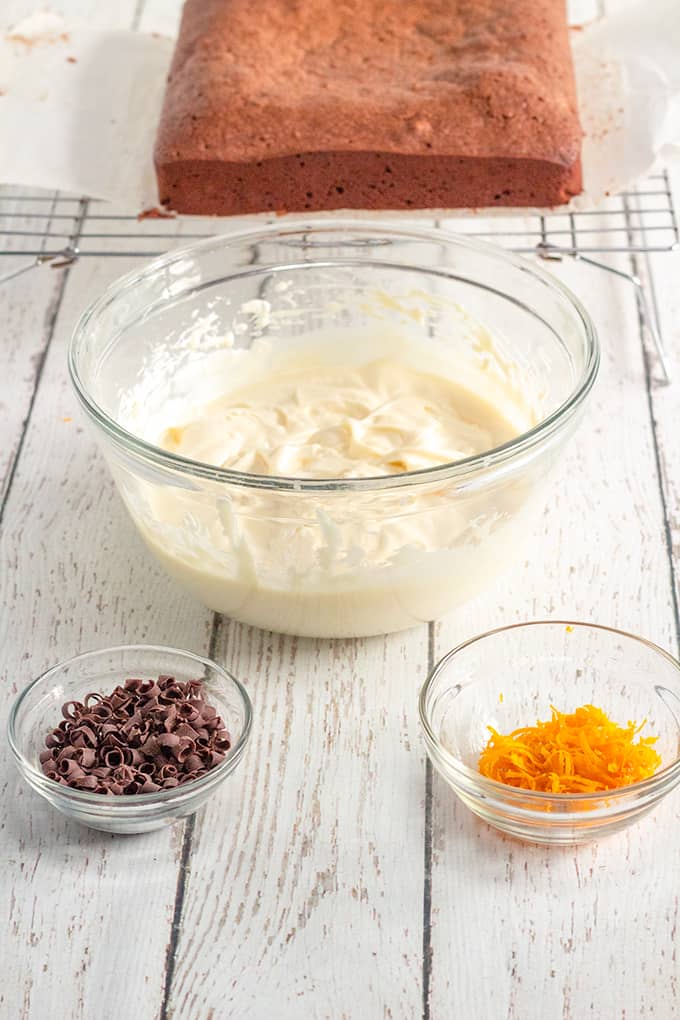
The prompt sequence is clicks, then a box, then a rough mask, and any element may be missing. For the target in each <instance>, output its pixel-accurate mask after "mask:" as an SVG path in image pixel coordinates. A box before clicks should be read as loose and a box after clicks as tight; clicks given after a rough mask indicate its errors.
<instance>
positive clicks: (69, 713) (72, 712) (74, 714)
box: [61, 701, 83, 721]
mask: <svg viewBox="0 0 680 1020" xmlns="http://www.w3.org/2000/svg"><path fill="white" fill-rule="evenodd" d="M82 711H83V704H82V702H81V701H67V702H66V703H65V704H63V705H62V706H61V714H62V715H63V717H64V719H68V720H69V721H73V720H74V719H77V718H78V716H79V715H80V714H81V712H82Z"/></svg>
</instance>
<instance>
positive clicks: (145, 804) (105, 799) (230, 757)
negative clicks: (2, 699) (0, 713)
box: [7, 644, 253, 815]
mask: <svg viewBox="0 0 680 1020" xmlns="http://www.w3.org/2000/svg"><path fill="white" fill-rule="evenodd" d="M122 651H126V652H135V651H140V652H142V651H143V652H157V653H159V656H160V655H165V654H168V653H169V654H172V655H181V656H184V657H185V658H187V659H190V660H192V661H193V662H195V663H196V664H197V665H200V666H202V667H205V666H208V667H210V669H213V670H215V671H217V672H218V673H219V674H221V675H222V677H223V678H224V679H225V680H226V681H227V682H228V683H229V684H231V685H232V687H234V688H235V689H236V691H237V693H238V695H239V697H240V699H241V703H242V705H243V709H244V721H243V730H242V733H241V736H240V737H239V739H238V740H237V741H236V743H235V744H234V745H233V747H231V748H230V749H229V751H228V752H227V756H226V758H225V759H224V761H221V762H220V763H219V765H216V766H215V767H214V768H212V769H210V770H209V771H208V772H206V773H205V775H203V776H200V777H199V778H198V779H192V780H191V781H190V782H188V783H180V784H179V785H178V786H174V787H172V789H169V790H158V791H156V792H154V793H145V794H138V795H135V796H133V797H123V796H117V797H116V796H113V797H112V796H109V795H107V794H104V793H92V792H91V791H89V790H76V789H73V788H72V787H70V786H62V784H61V783H55V782H54V780H53V779H50V778H49V776H46V775H45V773H44V772H43V771H42V770H41V769H38V768H36V767H35V765H33V763H32V762H31V761H29V759H28V758H27V757H26V755H25V754H24V752H23V751H22V750H21V747H20V746H19V741H18V739H17V732H16V727H17V721H18V717H19V713H20V711H21V708H22V705H23V703H24V701H25V699H26V698H27V697H28V695H29V694H30V693H31V692H32V691H34V690H35V689H36V687H38V686H39V685H41V684H45V683H46V681H49V680H50V679H51V678H52V677H53V676H54V675H55V674H56V673H57V672H58V671H59V670H62V669H63V668H64V667H66V666H72V665H75V664H77V663H79V662H83V661H85V660H87V659H95V658H97V657H99V656H102V655H107V654H110V653H111V652H122ZM160 672H162V670H160ZM252 722H253V707H252V702H251V700H250V696H249V694H248V692H247V690H246V689H245V687H244V686H243V684H242V683H241V682H240V680H238V679H237V678H236V677H235V676H234V675H233V673H230V672H229V670H228V669H225V668H224V666H220V664H219V663H217V662H215V661H214V659H210V658H208V657H207V656H204V655H200V654H198V653H197V652H190V651H188V650H187V649H186V648H177V647H175V646H172V645H147V644H122V645H109V646H107V647H105V648H93V649H90V650H89V651H86V652H80V653H79V654H78V655H73V656H71V657H69V658H67V659H62V660H60V661H59V662H57V663H55V664H54V665H53V666H50V667H49V669H47V670H45V671H44V672H43V673H41V674H40V675H39V676H37V677H36V678H35V679H34V680H31V682H30V683H29V684H27V685H26V686H25V687H24V688H23V690H21V691H20V692H19V694H18V695H17V697H16V698H15V700H14V702H13V703H12V707H11V709H10V712H9V717H8V720H7V739H8V742H9V746H10V750H11V752H12V754H13V756H14V759H15V762H16V764H17V766H18V768H19V770H20V771H21V773H22V774H23V775H24V776H25V777H26V778H27V779H28V780H29V782H30V784H31V786H32V787H33V788H34V789H37V790H38V791H39V792H47V791H48V790H49V791H52V792H53V793H54V794H55V795H56V796H58V797H59V796H60V797H62V798H64V799H65V800H68V801H71V800H72V801H73V802H74V803H77V804H82V805H83V806H85V805H87V806H89V807H91V808H95V807H105V808H106V809H107V811H109V810H112V811H113V812H115V813H116V814H121V815H123V814H137V813H138V812H139V811H140V810H141V811H145V810H146V809H147V808H152V807H154V806H162V805H165V804H167V803H168V802H172V801H173V800H176V799H180V798H181V799H184V798H187V799H189V798H190V797H191V795H192V794H193V793H200V792H201V791H202V790H204V789H205V788H206V787H208V788H209V787H210V786H212V785H213V784H215V783H216V781H217V780H218V779H219V778H220V776H221V775H222V773H223V772H226V774H227V775H228V774H229V772H230V771H231V769H230V768H229V766H232V767H233V766H234V764H235V763H238V760H239V759H240V757H241V755H242V753H243V749H244V748H245V745H246V743H247V741H248V738H249V736H250V731H251V728H252ZM224 778H226V775H225V777H224Z"/></svg>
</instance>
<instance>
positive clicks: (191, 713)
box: [177, 701, 199, 722]
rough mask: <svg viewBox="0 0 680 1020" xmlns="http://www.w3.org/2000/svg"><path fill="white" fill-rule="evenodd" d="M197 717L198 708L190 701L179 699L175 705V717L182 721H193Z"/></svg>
mask: <svg viewBox="0 0 680 1020" xmlns="http://www.w3.org/2000/svg"><path fill="white" fill-rule="evenodd" d="M198 717H199V710H198V708H197V706H196V704H195V703H194V702H192V701H180V703H179V704H178V705H177V718H178V719H181V720H183V722H193V721H194V720H195V719H198Z"/></svg>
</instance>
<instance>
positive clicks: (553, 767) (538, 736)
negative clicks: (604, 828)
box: [479, 705, 661, 793]
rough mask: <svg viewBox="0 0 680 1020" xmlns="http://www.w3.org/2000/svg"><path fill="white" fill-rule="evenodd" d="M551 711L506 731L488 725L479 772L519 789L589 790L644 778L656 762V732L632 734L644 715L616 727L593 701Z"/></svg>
mask: <svg viewBox="0 0 680 1020" xmlns="http://www.w3.org/2000/svg"><path fill="white" fill-rule="evenodd" d="M551 711H552V718H551V719H549V720H548V721H546V722H537V723H536V725H535V726H524V727H521V728H520V729H517V730H513V731H512V733H509V734H507V735H503V734H501V733H498V731H497V730H495V729H494V728H493V726H489V727H488V730H489V732H490V733H491V737H490V738H489V741H488V743H487V745H486V746H485V748H484V750H483V751H482V754H481V756H480V759H479V771H480V772H481V773H482V775H483V776H486V777H487V778H488V779H495V780H497V781H498V782H499V783H505V784H506V785H508V786H516V787H518V788H519V789H521V790H540V791H542V792H544V793H592V792H594V791H597V790H615V789H618V788H619V787H622V786H630V785H631V784H632V783H639V782H640V781H641V780H643V779H649V777H650V776H652V775H653V774H654V773H655V772H656V770H657V769H658V768H659V766H660V765H661V756H660V755H659V754H658V753H657V752H656V751H655V750H654V746H653V745H654V744H655V743H656V741H657V739H658V737H639V739H638V740H636V739H635V738H636V737H637V736H638V734H639V733H640V730H642V728H643V727H644V726H645V725H646V723H647V720H646V719H644V720H643V721H642V722H641V723H640V724H639V725H638V724H637V723H635V722H628V724H627V725H626V726H619V725H618V724H617V723H615V722H612V721H611V719H609V717H608V716H607V715H606V714H605V713H604V712H603V711H602V709H600V708H596V707H595V706H594V705H582V706H581V707H580V708H577V709H576V710H575V711H574V712H571V713H564V712H558V711H557V709H556V708H554V707H553V706H551Z"/></svg>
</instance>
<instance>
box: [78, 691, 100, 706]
mask: <svg viewBox="0 0 680 1020" xmlns="http://www.w3.org/2000/svg"><path fill="white" fill-rule="evenodd" d="M100 701H103V695H101V694H98V693H97V692H96V691H91V692H90V693H89V694H86V695H85V697H84V698H83V705H84V707H85V708H92V707H93V706H94V705H98V704H99V702H100Z"/></svg>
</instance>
